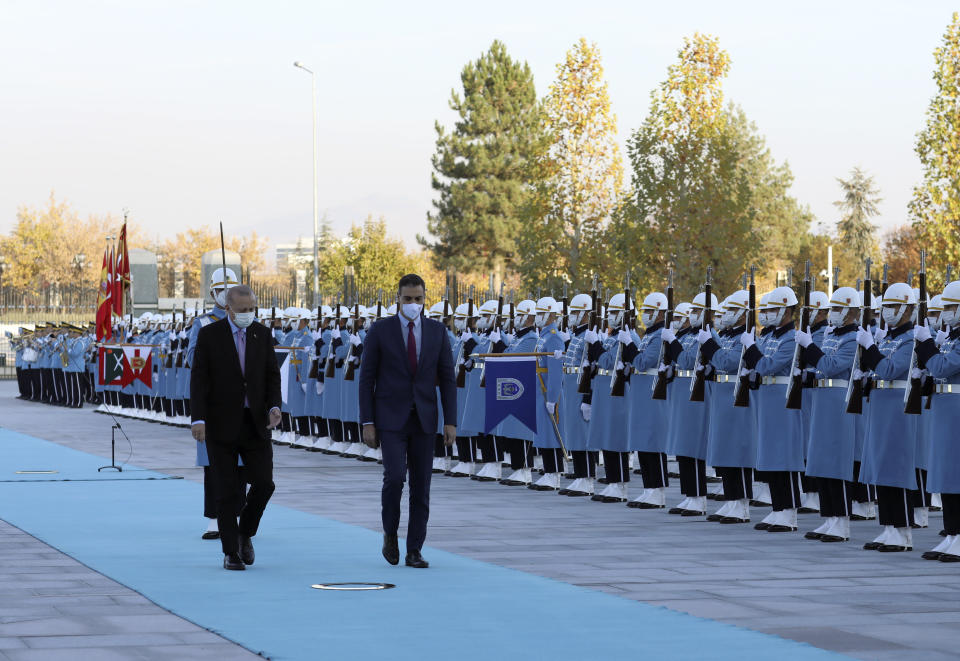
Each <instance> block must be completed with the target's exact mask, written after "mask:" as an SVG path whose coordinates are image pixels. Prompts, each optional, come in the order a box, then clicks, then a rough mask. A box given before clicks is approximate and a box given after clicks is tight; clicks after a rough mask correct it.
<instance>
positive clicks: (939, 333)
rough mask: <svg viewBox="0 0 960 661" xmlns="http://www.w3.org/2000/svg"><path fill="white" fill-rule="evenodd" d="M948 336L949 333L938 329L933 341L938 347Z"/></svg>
mask: <svg viewBox="0 0 960 661" xmlns="http://www.w3.org/2000/svg"><path fill="white" fill-rule="evenodd" d="M948 337H950V333H948V332H947V331H945V330H938V331H937V337H936V338H935V339H934V342H936V343H937V346H938V347H939V346H940V345H941V344H943V343H944V342H946V341H947V338H948Z"/></svg>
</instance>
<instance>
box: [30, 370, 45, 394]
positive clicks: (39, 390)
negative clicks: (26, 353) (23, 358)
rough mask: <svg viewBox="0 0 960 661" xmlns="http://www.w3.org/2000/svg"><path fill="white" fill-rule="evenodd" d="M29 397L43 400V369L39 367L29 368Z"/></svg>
mask: <svg viewBox="0 0 960 661" xmlns="http://www.w3.org/2000/svg"><path fill="white" fill-rule="evenodd" d="M30 399H32V400H33V401H35V402H39V401H42V400H43V370H42V369H40V368H39V367H34V368H33V369H31V370H30Z"/></svg>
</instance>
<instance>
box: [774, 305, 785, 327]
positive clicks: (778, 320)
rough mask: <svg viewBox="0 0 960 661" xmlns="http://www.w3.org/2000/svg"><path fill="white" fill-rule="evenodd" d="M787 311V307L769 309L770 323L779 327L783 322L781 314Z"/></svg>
mask: <svg viewBox="0 0 960 661" xmlns="http://www.w3.org/2000/svg"><path fill="white" fill-rule="evenodd" d="M786 313H787V308H775V309H773V310H771V311H770V314H771V315H772V318H771V320H770V324H771V325H772V326H776V327H777V328H780V324H781V323H782V322H783V316H784V315H785V314H786Z"/></svg>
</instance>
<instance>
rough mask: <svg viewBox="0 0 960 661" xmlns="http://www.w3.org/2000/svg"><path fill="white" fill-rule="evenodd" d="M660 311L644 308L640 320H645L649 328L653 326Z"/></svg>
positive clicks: (645, 324) (644, 323)
mask: <svg viewBox="0 0 960 661" xmlns="http://www.w3.org/2000/svg"><path fill="white" fill-rule="evenodd" d="M658 312H659V310H644V311H643V312H641V313H640V321H642V322H643V325H644V326H646V327H647V328H649V327H650V326H653V324H654V322H655V320H656V318H657V313H658Z"/></svg>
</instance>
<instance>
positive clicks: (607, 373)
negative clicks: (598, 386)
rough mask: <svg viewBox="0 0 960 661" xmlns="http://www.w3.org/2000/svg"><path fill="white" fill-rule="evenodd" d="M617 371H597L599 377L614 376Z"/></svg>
mask: <svg viewBox="0 0 960 661" xmlns="http://www.w3.org/2000/svg"><path fill="white" fill-rule="evenodd" d="M615 371H616V370H597V375H598V376H610V375H611V374H613V373H614V372H615Z"/></svg>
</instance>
